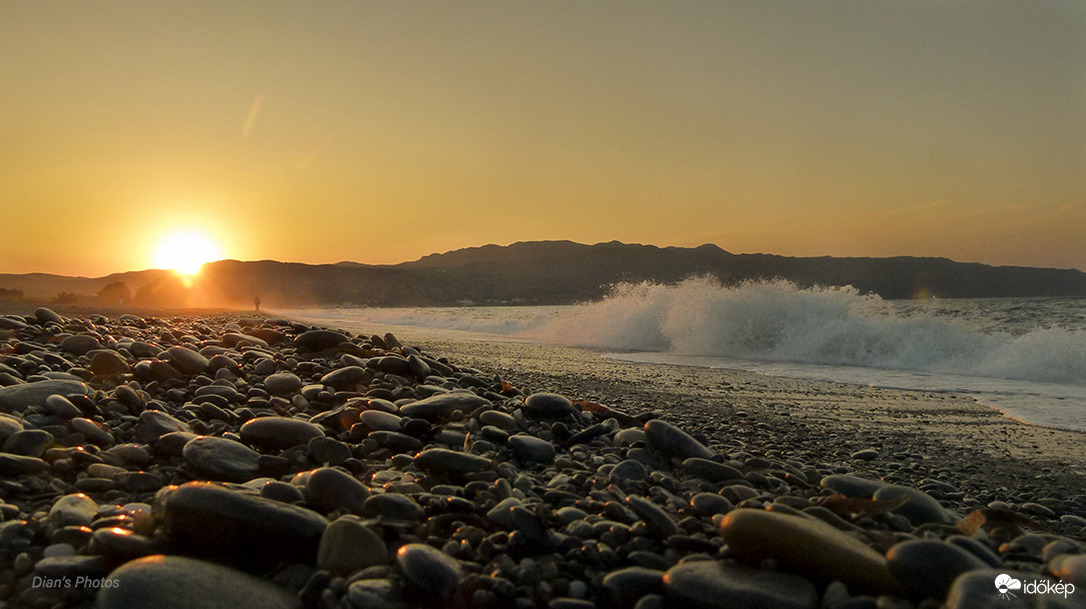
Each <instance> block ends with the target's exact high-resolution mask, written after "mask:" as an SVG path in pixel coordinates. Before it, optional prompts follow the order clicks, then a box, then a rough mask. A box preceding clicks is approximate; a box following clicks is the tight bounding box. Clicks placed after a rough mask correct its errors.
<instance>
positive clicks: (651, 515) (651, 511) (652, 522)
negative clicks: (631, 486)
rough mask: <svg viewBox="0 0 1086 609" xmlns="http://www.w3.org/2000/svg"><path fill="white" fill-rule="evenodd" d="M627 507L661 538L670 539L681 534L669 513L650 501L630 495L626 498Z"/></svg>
mask: <svg viewBox="0 0 1086 609" xmlns="http://www.w3.org/2000/svg"><path fill="white" fill-rule="evenodd" d="M626 505H627V506H628V507H629V508H630V509H631V510H633V511H634V513H635V514H637V515H638V516H640V517H641V518H642V519H643V520H644V521H645V523H646V524H648V525H649V526H651V527H652V528H653V529H655V530H656V531H657V532H659V533H660V535H661V536H663V537H670V536H672V535H678V534H679V527H678V525H676V524H675V521H674V520H672V519H671V516H668V514H667V512H665V511H664V510H663V509H661V508H660V507H659V506H658V505H656V504H655V503H653V502H651V501H649V500H648V499H645V498H643V497H638V496H637V495H630V496H628V497H626Z"/></svg>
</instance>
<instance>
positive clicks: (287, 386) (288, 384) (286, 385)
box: [264, 364, 302, 395]
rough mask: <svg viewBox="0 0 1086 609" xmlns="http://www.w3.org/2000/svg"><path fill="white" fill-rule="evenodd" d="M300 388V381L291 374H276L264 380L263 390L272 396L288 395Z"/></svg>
mask: <svg viewBox="0 0 1086 609" xmlns="http://www.w3.org/2000/svg"><path fill="white" fill-rule="evenodd" d="M273 365H274V364H273ZM301 388H302V379H300V378H298V375H296V374H294V373H292V372H278V373H275V374H270V375H268V376H267V377H266V378H265V379H264V389H266V390H267V391H268V393H270V394H272V395H288V394H291V393H294V392H295V391H298V390H299V389H301Z"/></svg>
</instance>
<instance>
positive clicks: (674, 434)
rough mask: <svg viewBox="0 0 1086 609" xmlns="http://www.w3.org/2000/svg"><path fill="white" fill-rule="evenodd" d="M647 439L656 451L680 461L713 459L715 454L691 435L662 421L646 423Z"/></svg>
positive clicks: (654, 420) (656, 420) (655, 420)
mask: <svg viewBox="0 0 1086 609" xmlns="http://www.w3.org/2000/svg"><path fill="white" fill-rule="evenodd" d="M645 437H646V438H647V439H648V441H649V443H650V444H652V446H653V448H655V449H656V450H658V451H660V452H662V453H664V454H667V455H670V456H672V457H678V458H680V459H689V458H691V457H699V458H702V459H711V458H712V457H713V455H714V454H715V453H713V451H711V450H709V449H708V448H706V447H705V446H704V445H703V444H702V443H701V442H698V441H697V440H695V439H694V438H693V437H691V436H690V434H688V433H686V432H685V431H683V430H681V429H679V428H678V427H676V426H674V425H672V424H671V423H668V422H667V421H664V420H661V419H653V420H651V421H649V422H648V423H645Z"/></svg>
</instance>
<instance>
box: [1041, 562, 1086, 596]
mask: <svg viewBox="0 0 1086 609" xmlns="http://www.w3.org/2000/svg"><path fill="white" fill-rule="evenodd" d="M1049 569H1050V570H1051V571H1052V575H1055V576H1056V577H1058V578H1059V579H1060V581H1062V582H1064V583H1069V584H1072V585H1074V586H1075V587H1076V588H1081V589H1083V590H1086V554H1060V555H1059V556H1056V557H1055V558H1053V559H1052V562H1051V563H1049Z"/></svg>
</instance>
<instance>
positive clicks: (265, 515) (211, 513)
mask: <svg viewBox="0 0 1086 609" xmlns="http://www.w3.org/2000/svg"><path fill="white" fill-rule="evenodd" d="M155 512H156V514H161V515H162V516H161V517H162V526H163V527H164V530H165V532H166V538H167V540H168V542H169V544H170V547H171V548H173V549H174V550H175V551H176V552H178V553H182V554H189V555H194V556H201V557H207V558H213V559H226V560H230V561H232V562H234V564H237V565H241V566H243V567H244V568H246V569H258V568H260V567H264V566H266V565H268V564H270V563H274V562H276V561H278V560H280V559H288V560H291V561H294V562H305V561H314V560H316V558H317V547H318V544H319V543H320V539H321V536H322V535H323V533H324V529H325V528H326V527H327V526H328V521H327V520H325V519H324V517H323V516H321V515H320V514H318V513H316V512H314V511H312V510H308V509H306V508H303V507H299V506H296V505H291V504H287V503H280V502H278V501H274V500H272V499H266V498H264V497H259V496H256V495H250V494H248V493H245V492H242V491H234V490H230V489H228V488H226V487H224V486H222V485H219V484H216V483H212V482H189V483H187V484H183V485H181V486H179V487H176V488H172V489H170V490H168V491H166V492H160V494H159V497H158V505H157V506H156V509H155Z"/></svg>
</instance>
